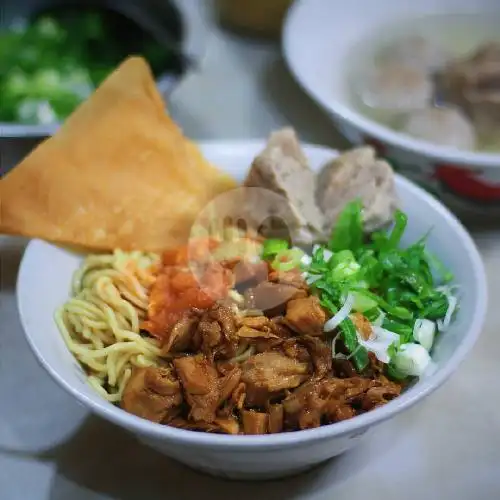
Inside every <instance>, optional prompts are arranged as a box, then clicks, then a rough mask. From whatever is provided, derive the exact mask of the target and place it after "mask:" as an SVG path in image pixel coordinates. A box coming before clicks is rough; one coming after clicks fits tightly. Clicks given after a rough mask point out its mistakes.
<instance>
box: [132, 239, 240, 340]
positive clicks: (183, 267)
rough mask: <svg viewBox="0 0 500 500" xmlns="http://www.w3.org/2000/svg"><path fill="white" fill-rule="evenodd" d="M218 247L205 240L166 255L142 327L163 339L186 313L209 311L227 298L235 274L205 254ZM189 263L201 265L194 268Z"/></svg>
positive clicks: (151, 292)
mask: <svg viewBox="0 0 500 500" xmlns="http://www.w3.org/2000/svg"><path fill="white" fill-rule="evenodd" d="M215 246H216V242H212V241H210V240H208V241H207V240H203V241H200V242H199V244H196V245H193V243H192V242H191V243H190V245H189V246H185V247H181V248H179V249H176V250H169V251H166V252H165V253H164V254H163V256H162V263H163V267H162V268H161V269H160V271H159V273H158V276H157V278H156V281H155V283H154V284H153V286H152V287H151V290H150V295H149V306H148V317H147V319H146V320H145V321H144V322H143V324H142V325H141V326H142V328H143V329H144V330H146V331H147V332H149V333H150V334H151V335H152V336H154V337H156V338H158V339H159V340H163V339H164V338H165V337H166V335H167V334H168V333H169V331H170V329H171V328H172V327H173V326H174V325H175V323H177V321H179V319H180V318H181V317H182V315H183V314H184V313H185V312H186V311H189V310H191V309H192V308H198V309H208V308H209V307H211V306H212V305H213V304H214V303H215V302H216V301H217V300H219V299H222V298H224V297H226V296H227V293H228V291H229V290H230V289H231V287H232V285H233V274H232V272H231V270H230V269H228V268H227V267H226V266H224V264H223V263H220V262H211V261H210V259H209V258H208V257H209V255H206V252H207V251H208V252H210V251H212V250H213V248H215ZM190 263H191V264H193V263H194V264H197V263H201V265H200V266H197V267H196V268H193V267H192V266H190ZM193 269H196V271H195V272H193Z"/></svg>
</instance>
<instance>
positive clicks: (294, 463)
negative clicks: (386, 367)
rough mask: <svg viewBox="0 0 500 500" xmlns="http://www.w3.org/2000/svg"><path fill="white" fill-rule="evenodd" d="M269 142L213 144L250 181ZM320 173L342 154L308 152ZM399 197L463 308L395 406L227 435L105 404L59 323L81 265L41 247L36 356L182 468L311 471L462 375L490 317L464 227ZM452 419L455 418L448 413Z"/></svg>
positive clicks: (31, 284)
mask: <svg viewBox="0 0 500 500" xmlns="http://www.w3.org/2000/svg"><path fill="white" fill-rule="evenodd" d="M262 147H263V142H254V141H252V142H214V143H205V144H203V152H204V153H205V154H206V156H207V157H208V159H209V160H210V161H212V162H213V163H215V164H217V165H219V166H220V167H221V168H223V169H224V170H226V171H227V172H229V173H231V174H233V175H234V176H235V177H236V178H237V179H238V180H242V179H243V178H244V176H245V173H246V171H247V169H248V166H249V165H250V163H251V161H252V159H253V157H254V156H255V155H256V154H257V153H258V151H259V150H260V149H261V148H262ZM305 152H306V154H307V156H308V157H309V159H310V161H311V164H312V165H313V167H314V168H318V167H319V166H320V165H321V164H323V163H324V162H325V161H326V160H328V159H329V158H332V157H333V156H335V155H336V153H334V152H333V151H332V150H329V149H326V148H322V147H317V146H306V147H305ZM397 189H398V192H399V194H400V196H401V199H402V200H403V209H404V210H405V211H406V212H407V213H408V215H409V225H408V230H407V234H406V237H405V238H406V243H410V242H412V241H414V240H416V239H417V238H419V237H421V236H422V235H423V234H424V233H426V232H427V231H428V230H429V227H430V226H432V227H433V231H432V232H431V234H430V237H429V247H430V249H431V250H432V251H434V252H435V253H436V254H437V255H438V256H439V257H440V258H441V259H442V260H443V261H444V262H445V263H446V265H447V266H449V268H450V269H451V270H453V272H454V273H455V275H456V281H457V283H459V284H460V285H461V293H462V299H461V300H462V301H461V304H462V306H461V309H460V311H459V314H458V317H457V320H456V322H455V323H454V324H453V325H452V327H451V328H450V329H449V331H447V332H446V333H445V334H443V335H442V336H440V337H439V338H438V340H437V345H436V348H435V351H434V355H433V357H434V360H435V361H436V363H437V371H436V372H435V373H433V374H432V375H430V376H429V377H427V378H425V379H422V380H420V381H419V382H418V383H417V384H415V385H414V386H413V387H411V388H410V389H408V390H407V391H406V392H405V393H404V394H403V395H401V396H400V397H398V398H397V399H395V400H394V401H391V402H390V403H389V404H387V405H386V406H384V407H382V408H379V409H377V410H374V411H372V412H369V413H366V414H364V415H362V416H358V417H356V418H354V419H351V420H348V421H344V422H341V423H337V424H334V425H329V426H325V427H321V428H318V429H312V430H306V431H300V432H292V433H284V434H276V435H267V436H226V435H215V434H205V433H198V432H192V431H186V430H181V429H175V428H172V427H168V426H163V425H159V424H155V423H152V422H149V421H147V420H143V419H140V418H138V417H136V416H134V415H131V414H129V413H126V412H125V411H123V410H121V409H120V408H117V407H116V406H113V405H112V404H110V403H108V402H107V401H105V400H104V399H102V398H101V397H100V396H99V395H98V394H97V393H95V392H94V390H93V389H92V388H91V387H90V386H88V385H87V383H86V380H85V377H84V373H83V371H82V369H81V367H80V365H79V364H78V363H77V362H76V361H75V359H74V358H73V356H72V355H71V354H70V352H69V351H68V350H67V348H66V345H65V344H64V342H63V339H62V337H61V335H60V334H59V331H58V330H57V328H56V325H55V323H54V319H53V314H54V311H55V309H56V307H57V306H59V305H60V304H62V303H63V302H64V301H65V300H67V298H68V293H69V289H70V280H71V276H72V273H73V272H74V271H75V270H76V269H77V267H78V265H79V263H80V261H81V257H79V256H78V255H75V254H72V253H70V252H68V251H66V250H62V249H61V248H58V247H57V246H54V245H51V244H49V243H45V242H43V241H40V240H34V241H32V242H30V244H29V245H28V248H27V249H26V253H25V255H24V257H23V260H22V263H21V268H20V272H19V278H18V283H17V298H18V305H19V312H20V317H21V321H22V324H23V327H24V330H25V332H26V337H27V339H28V341H29V344H30V346H31V348H32V349H33V352H34V353H35V355H36V357H37V358H38V360H39V361H40V363H41V364H42V366H43V367H44V368H45V369H46V370H47V371H48V373H49V374H50V375H51V376H52V377H53V378H54V379H55V380H56V382H57V383H58V384H60V385H61V386H62V387H63V388H64V389H65V390H67V391H68V392H69V393H70V394H72V395H73V396H74V397H75V399H77V400H78V401H80V402H81V403H83V405H85V406H86V407H87V408H89V409H90V410H91V411H92V412H94V413H96V414H97V415H100V416H101V417H103V418H105V419H107V420H110V421H111V422H114V423H115V424H117V425H119V426H121V427H123V428H124V429H127V430H129V431H130V432H132V433H134V434H136V435H137V437H138V438H139V439H141V440H142V441H144V442H145V443H148V444H149V445H151V446H152V447H154V448H156V449H158V450H160V451H162V452H163V453H165V454H166V455H168V456H171V457H173V458H175V459H177V460H179V461H180V462H183V463H185V464H187V465H189V466H191V467H194V468H196V469H200V470H202V471H205V472H208V473H212V474H216V475H221V476H227V477H231V478H246V479H266V478H274V477H281V476H285V475H291V474H295V473H298V472H300V471H303V470H306V469H308V468H310V467H312V466H314V465H316V464H319V463H320V462H323V461H325V460H327V459H329V458H331V457H333V456H335V455H338V454H340V453H342V452H344V451H346V450H348V449H349V448H351V447H353V446H354V445H356V444H357V443H358V442H359V440H360V439H361V438H362V436H363V435H364V434H365V433H366V432H367V431H368V430H371V429H372V428H374V427H376V425H377V424H379V423H381V422H382V421H385V420H387V419H389V418H391V417H393V416H394V415H396V414H397V413H399V412H401V411H403V410H405V409H407V408H409V407H410V406H412V405H414V404H415V403H417V402H419V401H421V400H422V399H423V398H424V397H425V396H427V395H428V394H429V393H431V392H432V391H433V390H435V389H436V388H437V387H439V386H440V385H441V384H442V383H443V382H444V381H445V380H446V378H447V377H449V376H450V375H451V374H452V372H453V371H454V370H455V369H456V368H457V366H458V365H459V363H460V362H461V361H462V360H463V358H464V357H465V355H466V354H467V353H468V352H469V351H470V349H471V347H472V346H473V344H474V342H475V341H476V338H477V337H478V335H479V333H480V331H481V329H482V326H483V321H484V318H485V313H486V301H487V297H486V294H487V291H486V281H485V274H484V269H483V264H482V261H481V257H480V256H479V254H478V251H477V249H476V247H475V245H474V243H473V241H472V240H471V238H470V236H469V235H468V234H467V232H466V231H465V229H464V228H463V227H462V226H461V224H460V223H459V222H458V221H457V219H455V217H454V216H453V215H452V214H451V213H450V212H449V211H448V210H447V209H446V208H444V207H443V206H442V205H441V204H440V203H439V202H438V201H436V200H435V199H434V198H433V197H432V196H430V195H429V194H427V193H426V192H425V191H424V190H422V189H420V188H419V187H416V186H415V185H413V184H412V183H411V182H410V181H408V180H406V179H404V178H402V177H398V178H397ZM443 411H446V409H445V408H443Z"/></svg>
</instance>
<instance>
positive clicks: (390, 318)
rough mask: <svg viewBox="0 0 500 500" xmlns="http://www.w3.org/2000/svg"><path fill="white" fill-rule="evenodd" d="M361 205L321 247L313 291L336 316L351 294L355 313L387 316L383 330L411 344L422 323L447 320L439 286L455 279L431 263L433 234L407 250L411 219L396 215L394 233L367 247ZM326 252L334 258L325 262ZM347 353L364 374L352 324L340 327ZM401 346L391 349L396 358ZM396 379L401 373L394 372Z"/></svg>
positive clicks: (379, 235) (350, 208) (348, 210)
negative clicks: (428, 246)
mask: <svg viewBox="0 0 500 500" xmlns="http://www.w3.org/2000/svg"><path fill="white" fill-rule="evenodd" d="M361 221H362V204H361V202H360V201H358V200H356V201H353V202H351V203H349V204H348V205H346V207H345V209H344V210H343V211H342V213H341V214H340V215H339V217H338V223H337V226H336V228H335V230H334V231H333V233H332V236H331V238H330V241H329V242H328V245H327V246H326V247H322V246H320V247H317V248H316V249H315V251H314V252H313V255H312V259H311V264H310V265H309V266H308V267H307V269H306V271H307V273H308V274H310V275H311V276H314V277H315V280H314V282H313V284H312V285H311V288H312V289H313V291H314V293H316V294H317V295H318V296H319V297H320V301H321V304H322V305H323V307H325V308H326V309H327V310H328V311H329V312H330V313H331V314H335V313H336V311H338V310H339V309H340V307H341V306H342V305H343V303H344V302H345V300H346V297H347V296H348V295H349V294H352V295H353V297H354V304H353V309H354V310H355V311H358V312H361V313H363V314H364V315H365V316H366V317H367V318H368V320H369V321H371V322H374V321H376V320H377V318H379V317H380V315H381V314H383V315H384V321H383V323H382V326H383V328H384V329H386V330H389V331H391V332H394V333H397V334H398V335H399V337H400V344H404V343H408V342H412V340H413V329H414V325H415V320H416V319H417V318H426V319H430V320H433V321H436V320H438V319H443V318H444V317H445V315H446V312H447V310H448V307H449V297H448V294H447V293H444V291H443V290H440V289H439V288H436V286H437V284H440V283H443V282H446V281H448V280H449V279H450V278H451V274H450V273H448V272H447V271H446V270H445V269H444V266H442V264H441V263H440V262H439V261H438V260H436V259H435V258H434V257H431V256H430V254H429V252H428V251H427V249H426V242H427V238H428V234H426V235H424V237H422V238H421V239H419V240H418V241H416V242H415V243H413V244H411V245H408V246H407V247H403V246H402V241H403V238H404V233H405V230H406V227H407V223H408V220H407V217H406V215H405V214H404V213H403V212H401V211H396V213H395V216H394V224H393V226H392V228H391V229H390V230H387V231H377V232H375V233H373V234H372V235H371V236H370V238H369V239H367V240H366V241H364V237H363V231H362V222H361ZM326 252H333V254H332V255H331V256H330V258H329V259H328V258H325V255H326ZM340 330H341V332H342V338H343V340H344V343H345V345H346V348H347V349H348V351H349V352H350V355H351V356H352V357H353V360H354V361H355V365H356V367H357V369H359V370H361V369H363V368H362V367H363V366H364V363H365V362H367V361H366V360H367V353H366V349H364V348H363V349H360V344H359V342H358V341H357V334H356V330H355V327H354V325H353V323H352V321H351V320H350V319H347V320H345V321H344V322H342V324H341V325H340ZM398 348H399V343H398V345H393V346H392V347H391V349H392V350H393V351H394V352H393V354H394V355H395V354H396V352H397V349H398ZM390 370H391V375H392V376H394V378H396V377H397V375H398V374H397V373H396V372H397V370H395V368H394V367H393V366H391V367H390Z"/></svg>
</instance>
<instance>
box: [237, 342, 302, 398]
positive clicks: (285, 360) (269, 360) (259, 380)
mask: <svg viewBox="0 0 500 500" xmlns="http://www.w3.org/2000/svg"><path fill="white" fill-rule="evenodd" d="M242 370H243V375H242V377H241V379H242V381H243V382H245V384H246V393H247V396H246V403H247V404H248V405H249V406H261V407H263V406H265V404H266V403H267V402H268V401H269V400H270V399H271V398H272V396H273V395H275V394H276V393H279V392H280V391H283V390H285V389H294V388H295V387H297V386H299V385H300V384H301V383H302V382H304V381H305V380H306V379H307V378H308V376H309V366H308V364H307V363H300V362H299V361H296V360H294V359H291V358H289V357H287V356H285V355H283V354H280V353H278V352H272V351H271V352H263V353H261V354H256V355H255V356H252V357H251V358H249V359H248V360H247V361H245V363H243V365H242Z"/></svg>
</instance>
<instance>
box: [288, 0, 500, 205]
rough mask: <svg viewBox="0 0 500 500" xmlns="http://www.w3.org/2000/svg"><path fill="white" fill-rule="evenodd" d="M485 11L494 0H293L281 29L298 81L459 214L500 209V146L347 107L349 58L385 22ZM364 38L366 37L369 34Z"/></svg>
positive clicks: (499, 10) (357, 140) (357, 139)
mask: <svg viewBox="0 0 500 500" xmlns="http://www.w3.org/2000/svg"><path fill="white" fill-rule="evenodd" d="M478 13H487V14H488V13H490V14H492V15H495V16H497V17H498V18H499V19H500V2H492V1H491V0H478V1H476V2H469V1H468V0H442V1H440V2H435V1H434V0H421V1H419V2H394V1H392V0H380V1H377V2H373V1H371V0H352V1H350V2H347V3H346V2H341V1H340V0H307V1H305V0H296V1H295V3H294V4H293V6H292V8H291V9H290V11H289V13H288V16H287V19H286V22H285V26H284V30H283V50H284V55H285V58H286V60H287V63H288V66H289V68H290V70H291V72H292V73H293V75H294V76H295V78H296V79H297V80H298V82H299V83H300V85H301V86H302V87H303V89H304V90H305V91H306V92H307V93H308V94H309V95H310V96H311V97H312V98H313V99H314V100H316V101H317V102H318V103H319V104H320V105H321V106H322V107H323V108H324V109H325V110H326V111H327V112H328V113H329V114H330V116H331V117H332V119H333V121H334V122H335V124H336V125H337V127H338V129H339V130H340V131H341V133H342V134H343V135H344V136H345V137H346V138H347V139H348V140H349V141H351V142H352V143H353V144H358V145H359V144H371V145H373V146H375V147H376V149H377V150H378V152H379V153H380V154H381V155H383V156H385V157H386V158H387V159H388V160H389V161H390V162H391V164H392V165H393V167H394V168H395V169H396V170H398V171H399V172H401V173H402V174H404V175H405V176H407V177H409V178H411V179H412V180H414V181H416V182H417V183H419V184H420V185H422V186H424V187H425V188H426V189H428V190H430V191H431V192H433V193H434V194H436V195H438V196H439V197H440V198H442V199H443V200H444V201H445V202H446V203H448V204H449V205H450V206H452V207H453V208H454V209H456V210H457V211H459V212H460V213H464V214H467V213H469V214H487V215H492V213H493V214H495V215H498V214H500V152H499V153H498V154H492V153H474V152H467V151H458V150H456V149H455V150H454V149H451V148H446V147H442V146H437V145H434V144H432V143H429V142H424V141H421V140H417V139H413V138H412V137H410V136H409V135H405V134H402V133H399V132H395V131H394V130H392V129H390V128H388V127H386V126H384V125H381V124H379V123H377V122H375V121H373V120H371V119H370V118H367V117H365V116H363V115H362V114H360V113H359V112H357V111H356V110H355V109H353V108H352V106H351V102H350V89H349V79H348V75H349V71H350V68H351V67H352V64H351V59H352V57H354V56H355V55H356V53H357V50H360V48H361V47H362V46H363V43H364V44H365V45H366V43H369V40H370V36H371V35H373V36H374V37H375V39H376V38H377V34H379V35H380V33H381V30H382V29H383V28H384V26H392V27H394V26H397V23H398V21H402V22H407V21H408V20H409V19H416V18H419V17H423V16H427V15H433V14H476V15H477V14H478ZM367 40H368V42H367Z"/></svg>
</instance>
